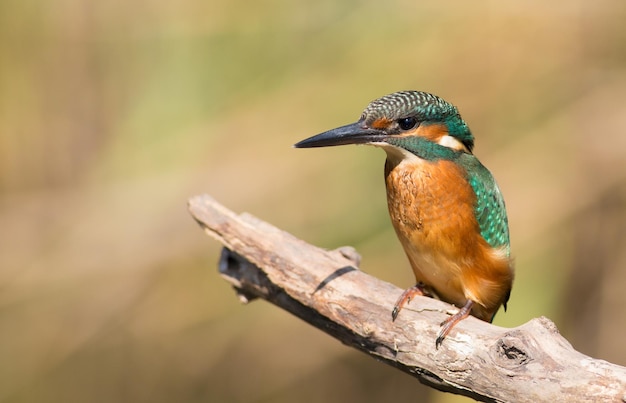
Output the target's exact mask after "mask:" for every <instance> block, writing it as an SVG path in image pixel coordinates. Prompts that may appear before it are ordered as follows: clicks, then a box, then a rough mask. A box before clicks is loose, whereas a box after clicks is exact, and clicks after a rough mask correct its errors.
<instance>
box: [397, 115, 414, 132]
mask: <svg viewBox="0 0 626 403" xmlns="http://www.w3.org/2000/svg"><path fill="white" fill-rule="evenodd" d="M416 124H417V119H415V118H411V117H408V118H401V119H398V126H400V129H402V130H409V129H412V128H414V127H415V125H416Z"/></svg>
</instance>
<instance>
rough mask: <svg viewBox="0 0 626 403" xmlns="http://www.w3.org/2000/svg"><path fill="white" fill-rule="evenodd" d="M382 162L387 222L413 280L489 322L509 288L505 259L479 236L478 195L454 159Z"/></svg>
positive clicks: (507, 259) (412, 159)
mask: <svg viewBox="0 0 626 403" xmlns="http://www.w3.org/2000/svg"><path fill="white" fill-rule="evenodd" d="M391 157H392V156H391V154H389V153H388V159H387V162H386V165H385V181H386V185H387V202H388V207H389V214H390V216H391V221H392V223H393V226H394V228H395V230H396V233H397V235H398V238H399V239H400V242H401V243H402V246H403V247H404V250H405V252H406V254H407V256H408V258H409V262H410V263H411V267H412V268H413V272H414V273H415V278H416V280H417V281H418V282H420V281H421V282H423V283H425V284H426V285H428V286H430V287H431V288H432V289H433V290H434V291H435V293H436V294H437V295H438V296H439V297H440V298H441V299H442V300H444V301H447V302H449V303H452V304H455V305H457V306H462V305H464V304H465V302H466V301H467V300H468V299H470V300H472V301H474V302H475V303H476V304H474V308H473V309H472V314H473V315H474V316H476V317H478V318H480V319H483V320H486V321H490V320H491V318H492V317H493V315H494V314H495V312H496V311H497V310H498V308H499V307H500V305H501V304H502V303H503V302H504V301H505V298H506V296H507V294H508V293H509V292H510V289H511V284H512V280H513V273H512V269H511V264H510V260H509V258H508V257H507V256H506V254H505V253H503V252H502V251H498V250H494V249H493V248H492V247H491V246H490V245H489V244H488V243H487V242H486V241H485V240H484V239H483V238H482V237H481V235H480V229H479V225H478V222H477V221H476V218H475V216H474V205H475V202H476V197H475V195H474V192H473V190H472V187H471V186H470V184H469V183H468V182H467V180H466V179H465V175H464V172H463V170H462V168H460V167H458V166H456V165H455V164H454V163H453V162H450V161H445V160H439V161H436V162H430V161H424V160H421V159H418V158H403V159H401V160H399V159H397V158H391Z"/></svg>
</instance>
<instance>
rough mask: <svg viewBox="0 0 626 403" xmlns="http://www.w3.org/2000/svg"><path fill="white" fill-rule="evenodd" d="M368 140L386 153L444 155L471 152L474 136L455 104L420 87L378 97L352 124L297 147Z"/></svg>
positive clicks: (356, 142)
mask: <svg viewBox="0 0 626 403" xmlns="http://www.w3.org/2000/svg"><path fill="white" fill-rule="evenodd" d="M344 144H371V145H375V146H378V147H382V148H384V149H385V151H387V153H388V154H389V155H391V154H392V153H396V152H400V153H402V154H404V153H406V152H407V151H408V152H409V153H412V154H414V155H417V156H418V157H422V158H426V159H430V158H445V157H446V156H447V155H450V153H453V154H458V153H460V152H465V153H471V152H472V148H473V147H474V137H473V136H472V133H471V132H470V130H469V127H468V126H467V124H466V123H465V121H463V119H462V118H461V116H460V115H459V112H458V111H457V109H456V107H454V105H452V104H450V103H448V102H446V101H444V100H443V99H441V98H439V97H438V96H436V95H433V94H429V93H427V92H421V91H400V92H394V93H393V94H389V95H385V96H384V97H381V98H378V99H376V100H374V101H372V102H370V104H369V105H368V106H367V107H366V108H365V110H364V111H363V114H362V115H361V118H360V119H359V120H358V121H357V122H355V123H352V124H349V125H346V126H342V127H338V128H336V129H333V130H329V131H327V132H324V133H321V134H318V135H316V136H313V137H309V138H307V139H305V140H302V141H300V142H299V143H297V144H295V147H297V148H310V147H327V146H338V145H344Z"/></svg>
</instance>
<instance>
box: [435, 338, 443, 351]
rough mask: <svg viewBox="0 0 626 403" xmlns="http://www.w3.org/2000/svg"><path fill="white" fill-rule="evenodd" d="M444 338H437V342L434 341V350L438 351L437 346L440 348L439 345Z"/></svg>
mask: <svg viewBox="0 0 626 403" xmlns="http://www.w3.org/2000/svg"><path fill="white" fill-rule="evenodd" d="M444 338H445V336H441V335H439V336H437V340H435V350H439V346H441V343H443V339H444Z"/></svg>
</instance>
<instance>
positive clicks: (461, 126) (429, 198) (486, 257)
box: [294, 90, 514, 349]
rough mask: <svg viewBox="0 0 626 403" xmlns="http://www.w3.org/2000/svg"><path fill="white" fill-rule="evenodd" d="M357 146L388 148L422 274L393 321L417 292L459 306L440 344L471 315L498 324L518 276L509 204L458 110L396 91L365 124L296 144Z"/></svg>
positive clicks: (394, 198)
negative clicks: (479, 155)
mask: <svg viewBox="0 0 626 403" xmlns="http://www.w3.org/2000/svg"><path fill="white" fill-rule="evenodd" d="M347 144H365V145H372V146H375V147H378V148H382V149H383V150H384V151H385V153H386V157H387V158H386V161H385V170H384V178H385V186H386V191H387V206H388V210H389V216H390V218H391V223H392V225H393V227H394V229H395V232H396V235H397V237H398V239H399V241H400V243H401V244H402V247H403V249H404V252H405V253H406V255H407V257H408V261H409V263H410V266H411V268H412V270H413V273H414V275H415V280H416V282H415V285H413V286H412V287H409V288H408V289H406V290H405V291H404V292H403V293H402V294H401V295H400V297H399V298H398V300H397V302H396V303H395V305H394V307H393V309H392V311H391V319H392V321H395V320H396V318H397V317H398V314H399V313H400V311H401V310H402V308H403V307H404V306H405V305H407V304H408V303H410V302H411V300H412V299H414V297H415V296H417V295H423V296H428V297H436V298H438V299H440V300H443V301H445V302H448V303H450V304H453V305H455V306H456V307H457V308H458V310H457V311H456V313H454V314H451V316H449V317H447V318H446V319H445V320H444V321H443V322H441V324H440V330H439V332H438V335H437V338H436V340H435V347H436V349H438V348H439V347H440V346H441V344H442V342H443V341H444V339H445V338H446V336H447V335H448V334H449V333H450V331H451V330H452V329H453V328H454V326H455V325H456V324H458V323H459V322H460V321H461V320H463V319H465V318H467V317H468V316H469V315H472V316H474V317H476V318H478V319H481V320H483V321H485V322H489V323H491V322H492V321H493V318H494V317H495V315H496V312H497V311H498V310H499V308H500V307H501V306H503V307H504V310H505V311H506V307H507V302H508V300H509V297H510V294H511V288H512V285H513V278H514V268H513V259H512V258H511V246H510V236H509V225H508V218H507V213H506V207H505V203H504V199H503V196H502V193H501V191H500V188H499V187H498V185H497V183H496V181H495V179H494V177H493V175H492V174H491V172H490V171H489V170H488V169H487V168H486V167H485V166H484V165H483V164H482V163H481V162H480V161H479V160H478V158H477V157H476V156H475V155H474V154H473V149H474V136H473V134H472V132H471V131H470V129H469V127H468V125H467V123H466V122H465V121H464V120H463V119H462V118H461V115H460V114H459V112H458V109H457V108H456V107H455V106H454V105H452V104H451V103H449V102H447V101H445V100H444V99H442V98H440V97H439V96H437V95H434V94H431V93H428V92H423V91H412V90H411V91H399V92H394V93H392V94H388V95H385V96H383V97H380V98H378V99H375V100H373V101H371V102H370V103H369V104H368V105H367V107H366V108H365V110H364V111H363V113H362V114H361V117H360V118H359V120H358V121H357V122H355V123H351V124H348V125H345V126H341V127H338V128H335V129H332V130H329V131H326V132H323V133H320V134H318V135H315V136H312V137H309V138H306V139H304V140H302V141H300V142H298V143H296V144H295V145H294V147H296V148H313V147H327V146H339V145H347Z"/></svg>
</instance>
